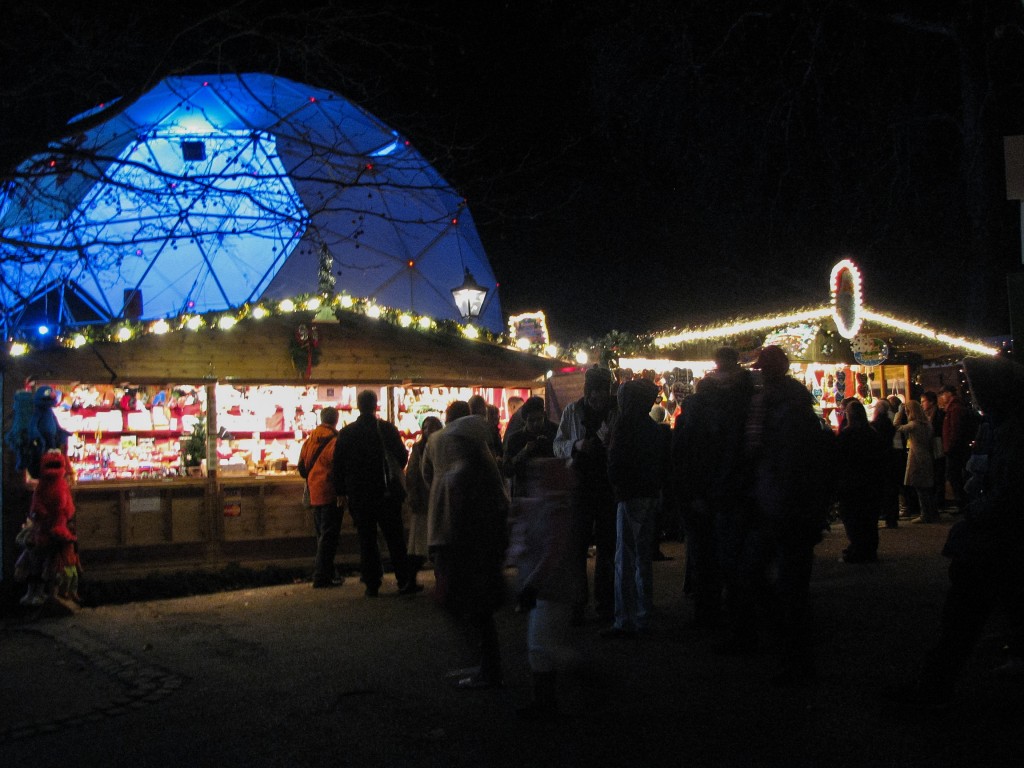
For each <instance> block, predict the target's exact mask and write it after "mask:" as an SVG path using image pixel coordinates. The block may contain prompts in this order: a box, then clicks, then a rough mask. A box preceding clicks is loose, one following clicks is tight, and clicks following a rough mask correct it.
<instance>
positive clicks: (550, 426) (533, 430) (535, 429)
mask: <svg viewBox="0 0 1024 768" xmlns="http://www.w3.org/2000/svg"><path fill="white" fill-rule="evenodd" d="M519 410H520V412H521V413H522V414H523V425H524V426H523V428H522V429H521V430H519V431H518V432H516V433H515V434H514V435H512V437H511V438H509V441H508V445H507V447H506V450H505V456H504V457H503V459H502V471H503V472H504V474H505V476H506V477H511V478H512V495H513V496H519V495H520V493H521V490H522V489H521V488H520V486H521V480H522V476H523V472H524V470H525V468H526V464H527V463H528V462H530V461H532V460H533V459H550V458H553V457H554V455H555V454H554V451H553V449H552V447H551V446H552V443H553V442H554V439H555V435H556V434H557V433H558V425H557V424H555V423H554V422H552V421H550V420H549V419H548V418H547V417H546V416H545V415H544V398H543V397H537V396H536V395H534V396H533V397H531V398H529V399H527V400H526V402H525V403H523V406H522V408H520V409H519Z"/></svg>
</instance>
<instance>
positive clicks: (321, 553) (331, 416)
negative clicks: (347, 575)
mask: <svg viewBox="0 0 1024 768" xmlns="http://www.w3.org/2000/svg"><path fill="white" fill-rule="evenodd" d="M337 427H338V409H337V408H332V407H331V406H328V407H326V408H324V409H323V410H322V411H320V425H319V426H318V427H317V428H316V429H314V430H313V431H312V432H311V433H310V435H309V437H308V438H306V442H305V443H303V444H302V450H301V451H300V452H299V474H300V475H301V476H302V477H304V478H306V485H307V486H308V487H309V505H310V509H311V510H312V511H313V522H314V524H315V526H316V560H315V561H314V565H313V589H325V588H327V587H333V586H337V585H338V583H339V582H336V581H335V579H334V556H335V554H336V553H337V551H338V537H339V536H340V535H341V515H342V509H341V507H339V506H338V494H337V491H336V490H335V488H334V472H333V468H334V446H335V445H336V443H337V437H338V429H337Z"/></svg>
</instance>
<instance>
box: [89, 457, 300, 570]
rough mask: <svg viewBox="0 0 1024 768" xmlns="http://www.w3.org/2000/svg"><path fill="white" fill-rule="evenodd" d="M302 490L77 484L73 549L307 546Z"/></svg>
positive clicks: (265, 483)
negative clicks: (298, 542)
mask: <svg viewBox="0 0 1024 768" xmlns="http://www.w3.org/2000/svg"><path fill="white" fill-rule="evenodd" d="M302 484H303V481H302V479H301V478H299V477H298V475H280V476H258V477H226V478H218V479H213V478H173V479H169V480H137V481H131V480H112V481H104V482H89V483H80V484H78V485H77V486H76V487H75V489H74V496H75V507H76V517H77V524H78V541H79V548H80V549H81V551H82V552H89V551H90V550H108V549H118V548H125V547H131V548H134V547H149V546H155V545H167V544H193V543H204V542H205V543H216V542H226V541H236V542H237V541H260V540H270V539H287V538H300V537H301V538H308V537H310V536H312V535H313V521H312V515H311V514H310V512H309V511H308V510H307V509H305V508H303V506H302Z"/></svg>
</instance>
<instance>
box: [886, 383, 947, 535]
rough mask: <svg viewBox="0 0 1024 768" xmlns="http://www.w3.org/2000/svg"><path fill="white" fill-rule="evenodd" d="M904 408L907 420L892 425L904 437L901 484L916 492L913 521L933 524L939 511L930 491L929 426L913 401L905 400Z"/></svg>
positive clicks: (932, 483) (926, 418)
mask: <svg viewBox="0 0 1024 768" xmlns="http://www.w3.org/2000/svg"><path fill="white" fill-rule="evenodd" d="M904 408H905V411H906V418H907V423H906V424H900V425H899V426H898V427H896V431H897V432H899V433H900V434H901V435H903V437H904V438H906V440H907V472H906V475H905V476H904V480H903V484H904V485H906V486H909V487H911V488H913V489H914V490H915V491H916V492H917V499H918V503H919V504H920V507H921V516H920V517H919V518H917V520H915V521H914V522H915V523H937V522H939V510H938V507H937V506H936V504H935V493H934V490H933V488H934V486H935V472H934V468H933V462H932V426H931V424H930V423H929V422H928V417H927V416H925V413H924V409H923V408H922V407H921V404H920V403H919V402H917V401H916V400H907V403H906V405H905V406H904Z"/></svg>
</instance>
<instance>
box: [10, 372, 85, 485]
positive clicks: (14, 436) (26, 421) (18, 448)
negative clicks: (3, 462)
mask: <svg viewBox="0 0 1024 768" xmlns="http://www.w3.org/2000/svg"><path fill="white" fill-rule="evenodd" d="M58 400H59V394H58V392H57V390H55V389H54V388H53V387H50V386H46V385H44V386H41V387H38V388H37V389H36V391H35V392H34V393H33V392H27V391H21V392H15V393H14V420H13V424H12V425H11V428H10V429H9V430H8V431H7V434H5V435H4V444H5V445H6V446H7V447H8V448H9V449H10V450H12V451H14V455H15V461H14V467H15V469H16V470H17V471H18V472H19V473H20V472H28V474H29V476H30V477H33V478H38V477H39V462H40V460H41V459H42V457H43V454H44V453H46V452H47V451H49V450H52V449H58V450H60V451H65V450H66V449H67V445H68V437H70V435H71V433H70V432H68V431H67V430H64V429H61V426H60V424H59V423H57V417H56V416H55V415H54V413H53V409H54V408H55V407H56V406H57V402H58Z"/></svg>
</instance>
